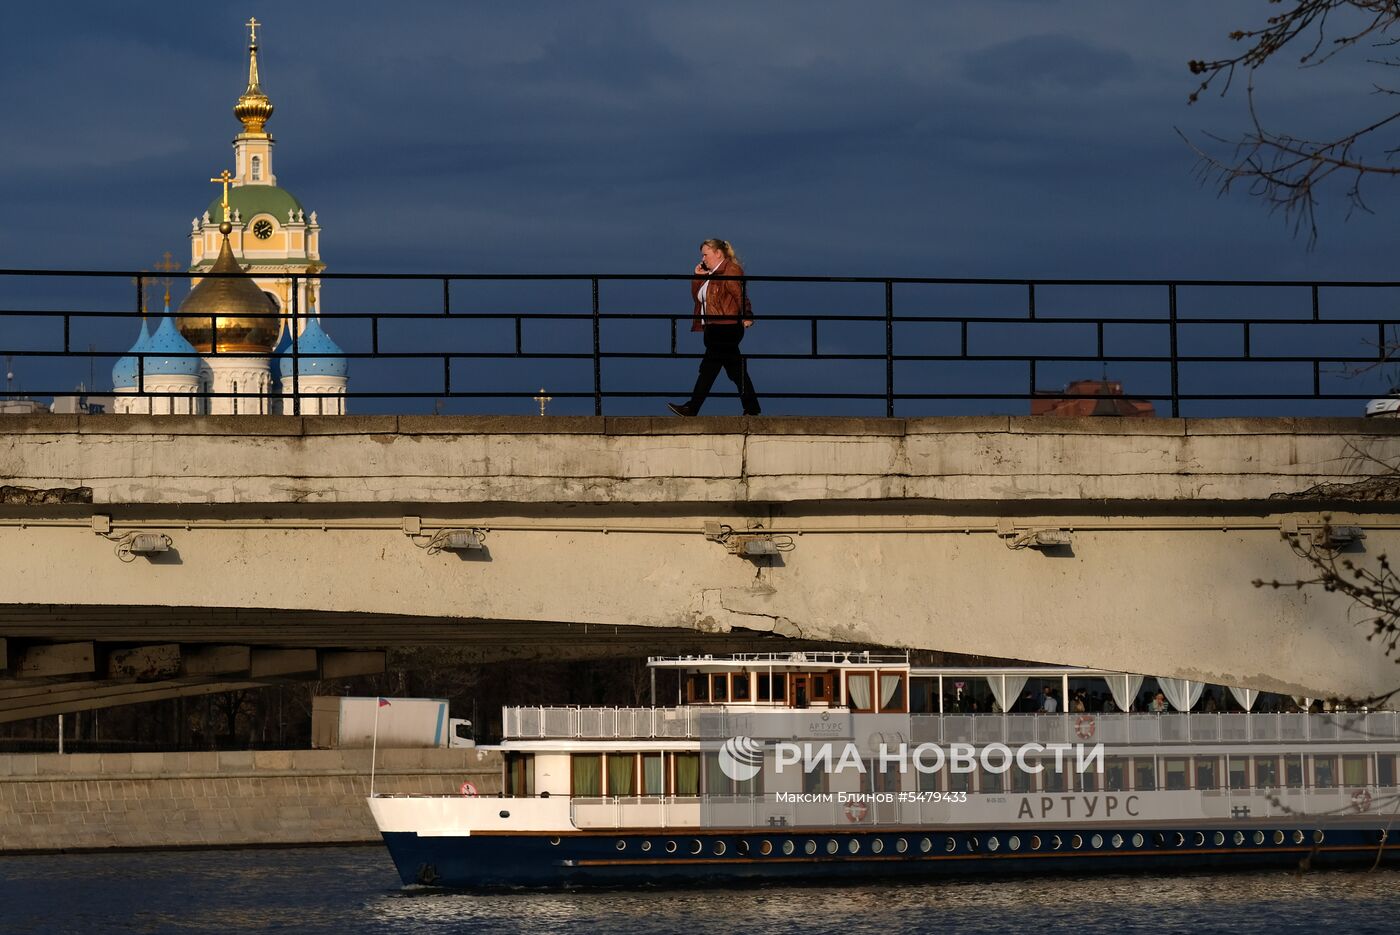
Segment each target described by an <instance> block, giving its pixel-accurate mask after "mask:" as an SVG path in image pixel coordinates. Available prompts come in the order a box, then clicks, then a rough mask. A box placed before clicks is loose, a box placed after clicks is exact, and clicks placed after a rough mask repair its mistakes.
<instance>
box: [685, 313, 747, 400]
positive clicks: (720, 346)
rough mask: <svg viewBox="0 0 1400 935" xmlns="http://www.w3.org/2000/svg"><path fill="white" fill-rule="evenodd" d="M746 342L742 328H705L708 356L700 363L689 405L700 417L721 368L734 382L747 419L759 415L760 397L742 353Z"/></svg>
mask: <svg viewBox="0 0 1400 935" xmlns="http://www.w3.org/2000/svg"><path fill="white" fill-rule="evenodd" d="M742 340H744V326H743V325H710V326H708V327H706V328H705V356H704V358H703V359H701V361H700V374H699V376H697V377H696V378H695V389H693V390H691V392H690V400H689V402H688V403H687V405H688V406H690V408H691V409H693V410H695V411H696V412H697V413H698V412H699V411H700V407H701V406H703V405H705V397H707V396H709V395H710V388H711V387H712V386H714V385H715V377H717V376H719V371H720V368H723V369H724V372H725V373H726V374H728V375H729V379H731V380H733V381H734V385H735V386H736V387H738V389H739V401H740V402H741V403H743V406H744V415H749V416H756V415H758V413H759V407H758V394H756V393H755V392H754V391H753V384H752V383H751V382H749V368H748V364H747V363H746V362H745V360H744V355H743V354H741V353H739V342H740V341H742Z"/></svg>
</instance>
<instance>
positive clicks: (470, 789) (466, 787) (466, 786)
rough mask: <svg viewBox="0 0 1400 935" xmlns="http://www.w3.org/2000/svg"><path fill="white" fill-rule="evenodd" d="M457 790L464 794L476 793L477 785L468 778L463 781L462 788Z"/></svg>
mask: <svg viewBox="0 0 1400 935" xmlns="http://www.w3.org/2000/svg"><path fill="white" fill-rule="evenodd" d="M457 791H458V792H461V793H462V794H463V795H476V786H474V785H472V782H471V780H470V779H468V780H467V781H466V782H464V783H462V786H461V788H460V789H458V790H457Z"/></svg>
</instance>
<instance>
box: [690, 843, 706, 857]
mask: <svg viewBox="0 0 1400 935" xmlns="http://www.w3.org/2000/svg"><path fill="white" fill-rule="evenodd" d="M704 849H705V845H703V844H701V843H700V841H699V840H698V839H696V840H692V841H691V842H690V852H691V853H692V854H698V853H700V852H701V851H702V850H704Z"/></svg>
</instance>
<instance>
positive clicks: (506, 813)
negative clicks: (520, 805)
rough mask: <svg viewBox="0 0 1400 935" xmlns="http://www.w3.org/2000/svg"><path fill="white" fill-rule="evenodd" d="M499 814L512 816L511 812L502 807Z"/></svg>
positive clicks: (503, 816) (505, 816)
mask: <svg viewBox="0 0 1400 935" xmlns="http://www.w3.org/2000/svg"><path fill="white" fill-rule="evenodd" d="M498 814H499V815H500V816H501V817H502V818H509V817H510V812H508V811H506V810H505V809H501V810H500V812H498Z"/></svg>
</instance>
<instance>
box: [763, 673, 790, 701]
mask: <svg viewBox="0 0 1400 935" xmlns="http://www.w3.org/2000/svg"><path fill="white" fill-rule="evenodd" d="M786 698H787V676H786V675H769V674H768V673H767V672H760V673H759V674H758V700H759V701H783V700H785V699H786Z"/></svg>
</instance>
